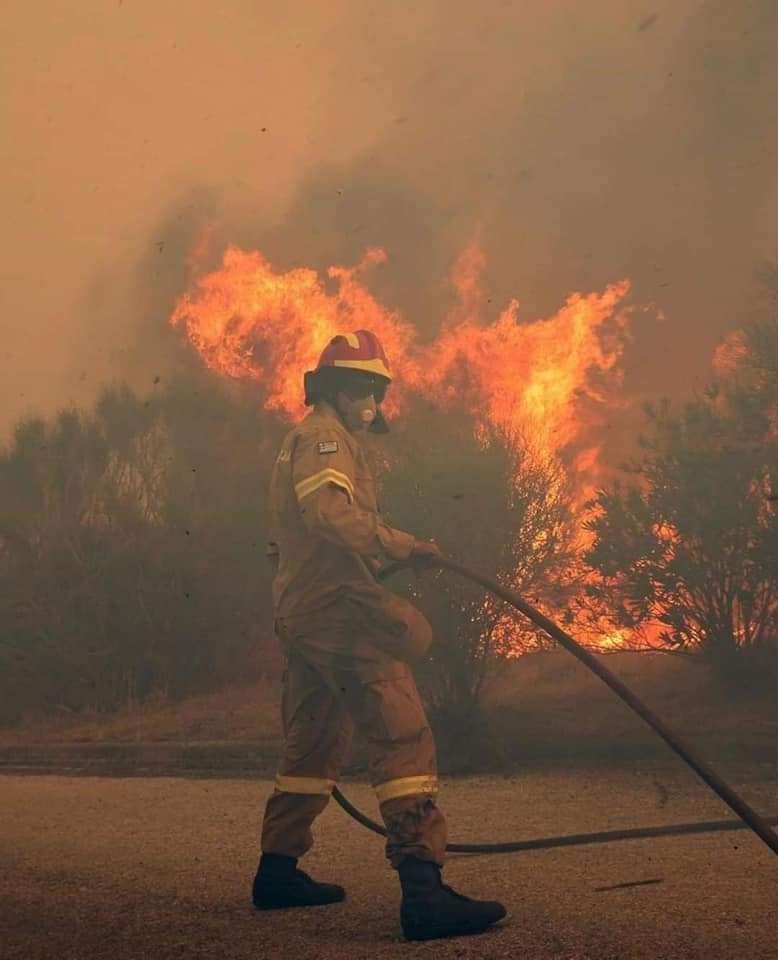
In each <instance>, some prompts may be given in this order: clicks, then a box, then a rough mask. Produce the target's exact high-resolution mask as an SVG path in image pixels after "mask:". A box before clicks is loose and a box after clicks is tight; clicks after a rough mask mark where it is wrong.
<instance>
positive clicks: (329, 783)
mask: <svg viewBox="0 0 778 960" xmlns="http://www.w3.org/2000/svg"><path fill="white" fill-rule="evenodd" d="M334 786H335V781H334V780H326V779H325V778H324V777H285V776H282V775H281V774H280V773H279V774H277V776H276V790H280V791H281V792H282V793H306V794H311V795H313V796H318V795H324V796H329V795H330V794H331V793H332V788H333V787H334Z"/></svg>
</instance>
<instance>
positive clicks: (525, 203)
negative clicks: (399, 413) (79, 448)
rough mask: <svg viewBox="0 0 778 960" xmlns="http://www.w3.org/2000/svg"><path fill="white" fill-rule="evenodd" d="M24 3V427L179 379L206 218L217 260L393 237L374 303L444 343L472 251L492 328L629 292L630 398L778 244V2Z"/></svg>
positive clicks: (13, 276) (16, 82)
mask: <svg viewBox="0 0 778 960" xmlns="http://www.w3.org/2000/svg"><path fill="white" fill-rule="evenodd" d="M14 7H15V9H14V10H13V11H12V12H11V13H10V14H8V15H7V16H6V24H7V30H6V32H5V44H4V45H5V47H6V51H5V55H4V57H3V58H2V67H0V70H1V71H2V77H3V83H2V85H0V91H2V92H1V93H0V97H2V102H3V105H4V107H5V112H6V114H7V118H6V124H5V126H6V129H7V130H8V131H9V132H8V134H7V140H6V147H5V150H4V153H3V157H2V160H0V170H2V174H3V181H4V188H5V189H4V194H5V197H6V203H5V216H4V218H3V219H4V223H5V231H4V251H3V256H2V271H3V278H2V293H3V321H2V325H3V328H4V336H3V348H2V352H1V353H0V357H1V358H2V367H3V376H2V379H1V380H0V400H2V404H1V405H0V411H2V412H0V431H2V433H6V432H7V430H8V429H9V427H10V426H11V425H12V424H13V422H14V421H15V420H16V419H17V418H18V417H19V416H21V415H23V414H25V413H26V412H29V411H31V410H36V409H37V410H42V411H44V412H48V411H49V410H51V409H52V408H54V407H55V406H57V405H61V404H64V403H66V402H68V401H69V400H75V401H77V402H78V401H84V400H88V399H90V398H91V397H92V396H93V395H94V393H95V392H96V390H97V388H98V386H99V385H100V384H101V383H102V382H104V381H105V380H106V379H111V378H115V377H123V376H129V377H130V378H131V379H134V380H136V381H140V382H141V383H144V382H146V383H149V384H150V383H151V381H152V378H153V377H155V376H164V375H165V373H166V371H167V370H168V369H170V366H171V364H172V363H174V362H175V359H176V356H177V351H178V346H177V345H178V343H179V339H180V338H179V337H178V336H177V334H176V333H175V332H173V331H170V330H169V328H168V326H167V319H168V316H169V314H170V311H171V309H172V306H173V303H174V301H175V298H176V296H177V295H178V294H179V293H180V292H181V291H182V290H183V289H184V288H185V287H186V285H187V283H188V281H189V276H190V274H189V271H190V267H189V266H188V265H187V260H188V258H189V257H190V255H191V251H192V248H193V247H194V246H195V245H196V243H197V241H198V238H200V237H201V232H202V230H203V227H204V226H205V225H206V224H211V225H212V228H211V232H210V247H209V248H208V249H209V250H210V254H206V261H207V258H208V256H210V257H211V258H214V257H217V256H218V255H219V254H220V252H221V249H222V248H223V246H224V244H225V243H226V242H228V241H234V242H237V243H240V244H242V245H244V246H247V247H258V248H260V249H262V250H263V252H264V253H265V254H266V255H267V256H268V257H269V258H270V259H271V261H272V262H273V263H275V264H277V265H278V266H279V267H290V266H293V265H303V264H304V265H308V266H313V267H324V266H327V265H328V264H331V263H354V262H356V261H357V260H358V259H359V258H360V256H361V254H362V252H363V251H364V249H365V248H366V247H367V246H369V245H379V246H381V247H383V248H384V249H385V250H386V251H387V254H388V257H389V261H388V263H387V265H386V266H385V267H383V268H381V270H379V271H377V272H376V273H375V275H374V276H373V277H371V279H370V285H371V287H372V288H373V290H374V291H375V293H376V295H377V296H378V297H379V298H380V299H381V300H383V301H384V302H386V303H387V304H388V305H390V306H396V307H398V308H399V309H401V310H402V312H403V314H404V315H405V316H406V317H407V318H408V319H409V320H411V321H412V322H414V323H416V324H417V325H418V327H419V328H420V330H421V331H422V334H423V335H424V336H431V335H432V334H433V333H434V331H435V330H436V328H437V325H438V323H439V321H440V318H441V317H442V316H443V315H444V313H445V311H446V309H447V307H448V306H450V303H451V302H452V297H453V293H452V290H451V288H450V286H449V285H448V283H447V275H448V273H449V271H450V268H451V265H452V263H453V261H454V260H455V258H456V256H457V255H458V254H459V253H460V252H461V250H462V249H463V248H464V247H465V245H466V244H467V243H468V242H470V241H471V240H472V239H473V238H474V237H477V238H478V239H479V242H480V244H481V246H482V248H483V250H484V252H485V254H486V258H487V269H486V274H485V276H484V289H485V290H487V291H488V296H489V297H490V299H491V301H492V307H493V309H494V311H495V313H496V312H497V311H498V310H499V309H500V308H501V307H502V306H504V304H505V303H506V302H507V300H508V299H509V298H510V297H511V296H517V297H518V298H519V299H520V301H521V303H522V314H521V315H522V316H523V317H524V318H526V319H531V318H533V317H535V316H539V315H547V314H548V313H550V312H551V311H553V310H554V309H555V308H556V307H558V306H559V305H560V304H561V303H562V302H563V300H564V298H565V297H566V296H567V294H568V293H569V292H571V291H572V290H583V291H588V290H594V289H597V290H601V289H603V288H604V286H605V285H606V284H607V283H608V282H610V281H613V280H618V279H621V278H623V277H629V278H631V279H632V281H633V301H634V302H635V303H637V304H640V305H647V306H648V307H649V310H648V311H646V312H645V313H643V314H641V315H640V316H638V317H637V318H636V322H635V329H634V337H635V339H634V341H633V343H632V345H631V348H630V350H629V352H628V353H627V355H626V357H625V366H626V380H625V391H626V394H627V396H629V397H631V398H634V399H639V398H641V397H643V396H646V395H649V394H655V393H656V392H660V391H662V390H666V391H677V390H678V388H679V385H680V387H681V388H682V389H688V387H689V384H690V382H692V381H693V380H694V378H697V379H698V380H699V381H701V380H702V379H704V377H705V374H706V371H707V368H708V365H709V361H710V356H711V353H712V350H713V348H714V346H715V344H716V343H717V342H718V341H719V340H720V338H721V337H722V335H723V334H724V333H725V332H727V331H728V330H730V329H732V328H733V327H735V326H737V325H738V324H739V323H740V322H741V320H742V319H743V317H744V314H746V313H747V312H748V310H749V309H750V302H751V300H752V298H753V296H754V291H755V286H756V281H755V275H756V272H757V270H758V268H759V265H760V262H761V261H763V260H764V259H765V258H768V257H770V256H772V255H774V254H775V253H776V250H778V233H777V230H778V228H777V227H776V224H777V223H778V163H777V162H776V159H777V158H776V153H777V150H776V148H777V147H778V123H777V122H776V120H778V117H776V113H777V112H778V59H776V57H775V50H776V49H778V8H777V7H776V5H775V3H774V2H773V0H741V2H739V3H737V4H733V3H729V2H726V0H676V2H669V0H656V2H653V3H646V2H643V0H640V2H638V0H596V2H594V3H589V4H581V3H579V2H577V0H560V2H557V3H554V4H538V3H532V2H529V0H517V2H513V3H511V2H502V0H501V2H497V0H484V2H481V3H478V4H474V3H464V2H453V3H452V2H449V0H447V2H443V0H426V2H420V3H414V4H405V5H402V12H400V9H399V7H398V5H395V4H386V3H379V2H357V0H332V2H329V3H327V4H321V3H293V4H287V5H279V4H269V3H245V2H243V0H229V2H226V3H223V4H219V5H217V6H214V5H213V4H206V3H202V2H201V0H198V2H192V3H190V4H187V5H186V8H185V9H184V8H183V7H182V6H181V4H179V3H174V2H171V0H163V2H160V3H155V4H149V3H130V2H125V3H122V2H121V0H120V2H118V3H114V4H113V5H107V4H105V3H103V2H98V0H84V2H82V3H79V4H78V5H73V4H72V3H68V2H65V0H56V2H52V3H50V4H49V5H48V6H47V18H46V20H45V21H41V18H40V13H39V11H38V10H36V9H35V8H34V7H31V6H29V5H23V4H20V3H17V4H15V5H14ZM487 313H488V310H487ZM660 317H662V318H663V319H660Z"/></svg>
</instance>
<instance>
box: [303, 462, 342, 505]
mask: <svg viewBox="0 0 778 960" xmlns="http://www.w3.org/2000/svg"><path fill="white" fill-rule="evenodd" d="M327 483H334V484H335V486H336V487H340V488H341V489H342V490H344V491H345V492H346V496H347V497H348V499H349V503H353V502H354V484H353V483H352V482H351V480H350V479H349V478H348V477H347V476H346V474H345V473H341V472H340V470H335V469H334V468H333V467H327V468H326V470H320V471H319V472H318V473H314V475H313V476H312V477H307V478H306V479H305V480H301V481H300V482H299V483H296V484H295V487H294V492H295V493H296V494H297V499H298V500H302V499H303V497H308V496H310V495H311V494H312V493H314V492H315V491H316V490H318V489H319V487H323V486H324V485H325V484H327Z"/></svg>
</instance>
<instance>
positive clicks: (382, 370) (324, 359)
mask: <svg viewBox="0 0 778 960" xmlns="http://www.w3.org/2000/svg"><path fill="white" fill-rule="evenodd" d="M323 367H340V368H342V369H346V370H361V371H362V372H363V373H373V374H375V375H376V376H379V377H383V378H384V379H385V380H386V382H387V383H391V380H392V375H391V374H390V373H389V361H388V360H387V359H386V354H385V353H384V348H383V347H382V346H381V341H380V340H379V339H378V337H377V336H376V335H375V334H374V333H371V332H370V330H356V331H355V332H354V333H339V334H338V335H337V336H335V337H333V338H332V340H330V342H329V343H328V344H327V346H326V347H325V348H324V350H323V351H322V355H321V357H319V363H318V365H317V367H316V370H315V371H314V373H316V372H318V371H319V370H321V369H322V368H323Z"/></svg>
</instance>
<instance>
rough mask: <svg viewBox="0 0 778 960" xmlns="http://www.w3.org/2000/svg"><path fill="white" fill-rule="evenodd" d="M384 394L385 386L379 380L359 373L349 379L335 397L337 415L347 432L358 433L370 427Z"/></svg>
mask: <svg viewBox="0 0 778 960" xmlns="http://www.w3.org/2000/svg"><path fill="white" fill-rule="evenodd" d="M385 392H386V384H385V383H384V381H383V380H382V379H381V378H378V377H373V376H371V375H370V374H361V373H356V374H355V375H354V376H353V378H349V381H348V382H347V383H346V384H344V386H343V387H342V388H341V389H340V390H339V391H338V395H337V408H338V413H339V414H340V415H341V417H342V418H343V422H344V423H345V424H346V427H347V428H348V430H350V431H351V432H352V433H358V432H359V431H361V430H367V429H368V428H369V427H370V425H371V424H372V422H373V421H374V420H375V418H376V412H377V410H378V404H379V403H380V402H381V400H383V398H384V394H385Z"/></svg>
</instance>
